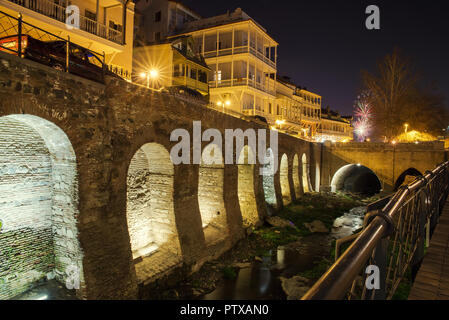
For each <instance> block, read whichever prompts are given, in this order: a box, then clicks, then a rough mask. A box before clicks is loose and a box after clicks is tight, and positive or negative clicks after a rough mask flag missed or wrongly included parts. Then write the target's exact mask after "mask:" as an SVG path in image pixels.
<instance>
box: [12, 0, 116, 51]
mask: <svg viewBox="0 0 449 320" xmlns="http://www.w3.org/2000/svg"><path fill="white" fill-rule="evenodd" d="M7 1H9V2H12V3H14V4H17V5H20V6H22V7H24V8H27V9H30V10H32V11H34V12H37V13H40V14H42V15H44V16H46V17H49V18H52V19H54V20H57V21H60V22H63V23H65V22H66V12H65V11H66V7H64V6H60V5H58V4H55V3H54V2H53V1H48V0H7ZM80 29H81V30H83V31H86V32H89V33H91V34H93V35H96V36H99V37H101V38H103V39H107V40H110V41H112V42H115V43H117V44H122V43H123V35H122V32H120V31H117V30H114V29H111V28H109V27H107V26H105V25H104V24H102V23H99V22H97V21H95V20H91V19H89V18H87V17H85V16H83V15H81V14H80Z"/></svg>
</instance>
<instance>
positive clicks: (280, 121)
mask: <svg viewBox="0 0 449 320" xmlns="http://www.w3.org/2000/svg"><path fill="white" fill-rule="evenodd" d="M284 123H285V120H276V124H277V125H282V124H284Z"/></svg>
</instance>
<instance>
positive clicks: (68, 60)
mask: <svg viewBox="0 0 449 320" xmlns="http://www.w3.org/2000/svg"><path fill="white" fill-rule="evenodd" d="M69 71H70V36H67V45H66V56H65V72H69Z"/></svg>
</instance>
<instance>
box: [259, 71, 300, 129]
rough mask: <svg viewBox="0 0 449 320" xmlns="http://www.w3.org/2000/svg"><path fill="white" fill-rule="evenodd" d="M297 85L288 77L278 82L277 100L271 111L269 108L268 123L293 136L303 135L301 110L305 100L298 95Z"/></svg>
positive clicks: (279, 79)
mask: <svg viewBox="0 0 449 320" xmlns="http://www.w3.org/2000/svg"><path fill="white" fill-rule="evenodd" d="M296 89H297V88H296V85H295V84H293V83H292V82H291V81H290V78H287V77H278V79H277V81H276V100H275V103H274V105H273V109H272V110H271V108H270V106H269V108H268V115H267V120H268V122H269V123H270V124H271V125H272V126H274V127H276V128H277V129H279V130H282V131H284V132H287V133H289V134H291V135H299V136H300V135H301V133H302V130H301V129H302V128H303V126H302V124H301V108H302V105H303V99H302V98H301V97H299V96H298V95H296Z"/></svg>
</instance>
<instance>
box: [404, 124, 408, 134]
mask: <svg viewBox="0 0 449 320" xmlns="http://www.w3.org/2000/svg"><path fill="white" fill-rule="evenodd" d="M404 127H405V133H407V129H408V123H404Z"/></svg>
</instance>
